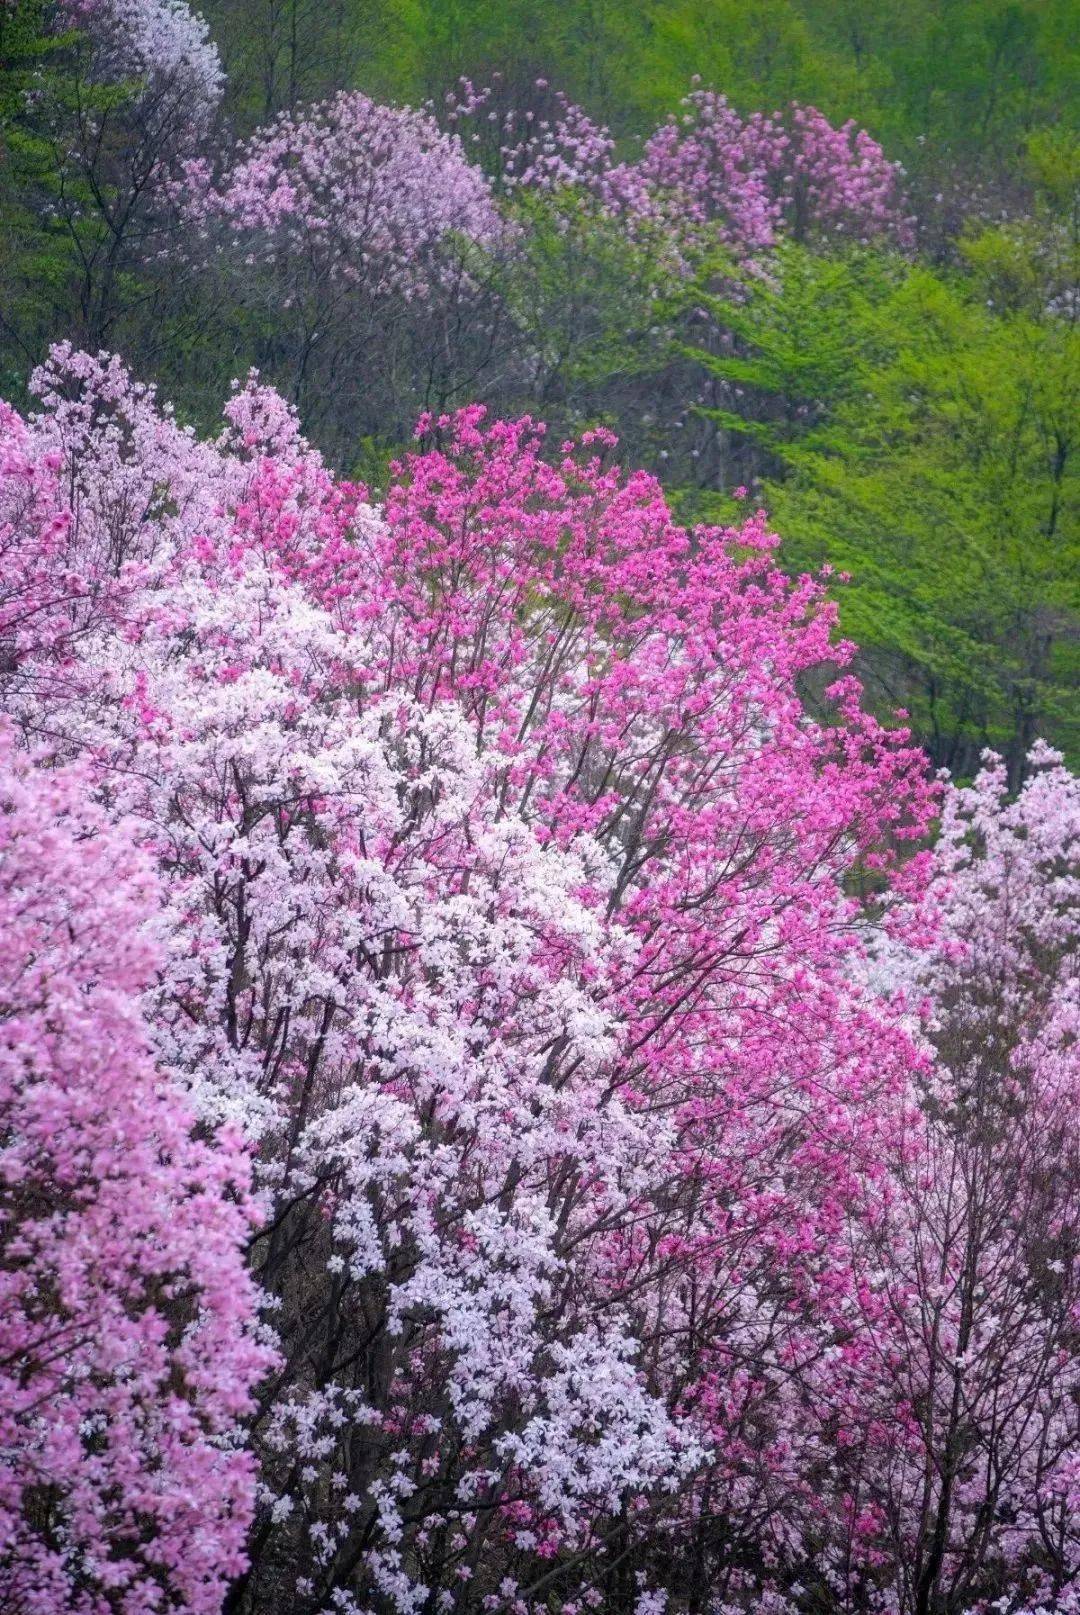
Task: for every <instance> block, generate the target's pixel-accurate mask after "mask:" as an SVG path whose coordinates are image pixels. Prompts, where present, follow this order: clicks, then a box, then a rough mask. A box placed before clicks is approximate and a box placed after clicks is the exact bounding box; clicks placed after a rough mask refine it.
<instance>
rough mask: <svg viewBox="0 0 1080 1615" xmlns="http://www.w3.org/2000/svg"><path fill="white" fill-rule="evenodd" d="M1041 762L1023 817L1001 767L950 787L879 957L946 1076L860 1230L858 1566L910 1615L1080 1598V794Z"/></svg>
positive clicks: (888, 1603) (929, 1083) (936, 1069)
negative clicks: (901, 934) (870, 1371)
mask: <svg viewBox="0 0 1080 1615" xmlns="http://www.w3.org/2000/svg"><path fill="white" fill-rule="evenodd" d="M1030 764H1031V768H1032V773H1031V775H1030V777H1029V779H1028V781H1027V783H1026V784H1025V786H1024V787H1023V789H1022V790H1021V792H1020V794H1019V796H1018V797H1017V798H1016V800H1015V801H1010V800H1009V796H1008V794H1007V782H1006V771H1005V767H1004V764H1003V763H1002V762H1001V761H1000V759H998V758H996V757H994V756H992V755H989V754H988V755H987V758H986V761H985V766H984V768H983V771H982V772H981V773H980V775H979V776H978V778H977V779H976V780H975V782H974V784H973V785H972V786H970V787H965V788H959V787H950V788H949V789H948V791H947V793H946V797H945V802H944V812H943V818H942V826H941V833H940V837H939V840H938V843H937V847H936V849H935V853H934V868H933V876H932V879H931V881H930V882H929V885H928V887H927V890H926V894H925V896H924V898H923V901H922V904H921V905H920V907H919V909H917V910H916V911H915V914H914V916H911V915H909V916H908V917H907V920H906V922H905V925H907V926H909V925H910V923H911V920H912V918H914V922H915V925H916V928H917V932H918V933H919V934H916V935H914V936H913V935H912V934H911V933H910V931H908V933H907V938H906V941H905V942H904V943H903V944H902V945H900V946H899V947H898V948H897V949H895V950H887V952H886V954H885V956H884V959H883V961H882V965H883V967H884V974H885V978H886V979H887V980H891V981H892V982H894V983H898V984H900V985H901V986H902V987H903V989H904V991H905V992H906V994H907V996H908V1001H909V1004H910V1007H911V1009H912V1011H913V1013H914V1012H917V1013H918V1015H919V1016H920V1018H921V1020H922V1024H923V1026H924V1027H925V1034H926V1036H927V1039H928V1043H929V1046H930V1048H931V1050H932V1051H933V1063H932V1065H930V1066H929V1067H928V1068H927V1070H926V1072H925V1074H924V1076H923V1078H922V1081H921V1083H920V1089H921V1093H920V1099H921V1105H920V1122H919V1125H918V1126H917V1127H913V1128H910V1129H908V1130H907V1132H906V1136H905V1138H904V1145H903V1148H902V1149H899V1150H897V1151H896V1152H895V1153H894V1155H893V1158H892V1161H891V1164H890V1172H889V1187H888V1194H887V1196H885V1197H884V1198H883V1201H882V1207H881V1214H880V1216H879V1217H878V1219H877V1220H876V1221H875V1222H873V1223H868V1224H867V1225H866V1226H865V1227H864V1229H863V1230H862V1244H863V1248H864V1250H865V1254H866V1266H865V1268H864V1278H863V1282H862V1283H861V1285H860V1287H859V1294H860V1296H861V1297H862V1298H863V1300H864V1303H865V1308H866V1319H867V1322H868V1323H869V1324H870V1325H871V1326H872V1328H873V1331H874V1333H875V1335H876V1337H877V1339H878V1340H879V1341H880V1342H882V1343H883V1350H882V1352H881V1355H880V1357H879V1359H878V1362H877V1374H878V1376H879V1379H878V1384H877V1386H876V1387H871V1390H872V1392H873V1394H874V1397H875V1399H876V1401H877V1404H878V1407H879V1408H880V1409H881V1410H882V1416H884V1415H885V1410H886V1408H888V1409H890V1410H891V1419H892V1423H891V1426H890V1429H891V1434H890V1438H889V1440H888V1442H887V1444H885V1445H883V1446H879V1447H878V1449H877V1450H876V1451H871V1450H869V1449H867V1448H865V1447H863V1446H862V1445H861V1444H859V1443H857V1442H856V1443H853V1445H852V1449H851V1458H852V1463H851V1480H850V1487H851V1492H852V1495H853V1496H854V1497H856V1498H857V1499H858V1509H857V1513H859V1514H860V1515H861V1518H862V1519H863V1521H864V1526H863V1529H862V1533H861V1541H858V1543H857V1545H858V1548H859V1552H858V1553H855V1554H853V1555H852V1556H851V1563H852V1565H853V1567H855V1566H857V1567H858V1570H859V1573H861V1574H862V1575H863V1576H865V1577H868V1579H869V1582H870V1585H871V1586H872V1587H876V1589H877V1595H876V1596H877V1598H878V1599H879V1600H880V1601H881V1602H882V1603H883V1604H884V1606H885V1607H888V1608H897V1609H900V1610H902V1611H905V1612H906V1611H911V1612H918V1615H929V1612H932V1611H950V1612H951V1611H961V1610H968V1609H973V1608H980V1607H984V1605H985V1602H986V1601H987V1600H990V1599H998V1598H1000V1599H1002V1600H1003V1601H1004V1607H1008V1608H1013V1609H1018V1610H1019V1609H1024V1610H1039V1609H1048V1610H1049V1609H1060V1610H1069V1609H1073V1608H1075V1607H1076V1602H1077V1598H1078V1589H1077V1574H1078V1571H1080V1537H1078V1527H1077V1517H1076V1501H1077V1491H1076V1471H1075V1463H1074V1459H1073V1454H1074V1453H1075V1451H1076V1443H1077V1439H1078V1436H1080V1429H1078V1424H1077V1393H1078V1378H1077V1350H1076V1343H1077V1322H1078V1319H1080V1202H1078V1199H1077V1192H1076V1184H1077V1180H1078V1174H1080V1155H1078V1151H1077V1144H1076V1129H1075V1124H1074V1118H1075V1113H1076V1105H1077V1100H1078V1093H1080V1044H1078V1042H1077V1029H1078V1024H1080V1021H1078V1015H1080V976H1078V970H1077V961H1078V958H1080V950H1078V942H1080V929H1078V928H1080V904H1078V898H1080V782H1078V781H1077V779H1076V777H1075V776H1074V775H1072V774H1070V773H1069V772H1068V771H1067V770H1066V769H1065V768H1064V767H1063V766H1062V763H1061V759H1060V757H1059V756H1058V755H1057V754H1056V753H1054V752H1052V751H1051V750H1050V749H1049V748H1048V747H1045V746H1038V747H1036V749H1035V750H1034V751H1033V752H1032V754H1031V758H1030ZM851 1586H852V1584H851V1583H850V1582H849V1592H850V1590H851Z"/></svg>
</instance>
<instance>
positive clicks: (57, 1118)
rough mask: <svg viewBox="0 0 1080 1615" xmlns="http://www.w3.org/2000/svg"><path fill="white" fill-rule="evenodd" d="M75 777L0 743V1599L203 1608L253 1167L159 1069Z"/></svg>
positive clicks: (247, 1309) (143, 923)
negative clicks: (195, 1122)
mask: <svg viewBox="0 0 1080 1615" xmlns="http://www.w3.org/2000/svg"><path fill="white" fill-rule="evenodd" d="M86 786H87V779H86V775H85V773H83V772H79V773H75V772H71V771H69V770H58V769H52V768H47V767H45V766H44V765H35V764H34V763H33V762H32V761H30V760H29V759H27V758H26V757H25V756H24V755H22V754H20V753H19V752H17V751H16V749H15V747H14V744H13V741H12V737H11V734H10V732H9V731H8V730H6V729H5V730H3V731H2V732H0V935H2V945H0V1602H2V1603H3V1604H4V1606H5V1607H8V1608H12V1609H17V1610H19V1611H23V1612H25V1615H55V1612H56V1611H57V1610H61V1609H64V1610H73V1611H80V1612H81V1611H86V1612H91V1611H93V1612H97V1611H104V1610H113V1609H115V1610H121V1609H122V1610H124V1611H125V1612H130V1615H143V1612H146V1615H149V1612H150V1611H152V1610H153V1611H158V1610H163V1609H183V1610H185V1611H191V1612H192V1615H210V1612H212V1611H215V1610H218V1609H219V1608H220V1606H221V1599H222V1595H223V1592H224V1589H225V1585H226V1582H227V1580H228V1579H229V1578H230V1577H232V1576H234V1575H236V1574H237V1572H238V1571H239V1570H240V1569H242V1567H243V1565H244V1562H245V1561H244V1542H245V1537H246V1532H247V1528H248V1526H249V1524H250V1521H251V1516H252V1508H253V1504H254V1464H253V1461H252V1455H251V1453H250V1452H248V1451H244V1450H242V1449H241V1447H240V1445H239V1443H238V1433H239V1428H240V1425H241V1423H242V1421H243V1419H244V1418H245V1417H246V1416H247V1415H248V1414H249V1413H250V1412H251V1411H252V1408H253V1389H254V1386H255V1383H256V1382H257V1381H258V1380H259V1379H260V1378H261V1377H262V1375H263V1373H264V1371H265V1370H266V1368H267V1366H268V1364H269V1360H270V1359H269V1354H268V1353H267V1351H266V1350H265V1348H264V1347H262V1346H261V1345H259V1344H258V1343H257V1340H256V1338H255V1336H254V1335H253V1332H252V1331H253V1324H254V1313H255V1289H254V1285H253V1283H252V1281H251V1279H250V1277H249V1276H248V1275H247V1273H246V1271H245V1267H244V1259H243V1245H244V1241H245V1239H246V1236H247V1235H248V1233H249V1232H250V1225H251V1218H252V1209H251V1203H250V1200H249V1198H248V1190H247V1174H248V1163H247V1160H246V1158H245V1156H244V1154H243V1153H242V1152H241V1150H240V1149H239V1147H238V1142H237V1140H236V1139H235V1138H233V1137H232V1136H231V1135H230V1134H228V1133H227V1132H222V1133H220V1134H219V1135H218V1136H217V1137H216V1139H215V1141H214V1143H213V1144H212V1145H211V1144H208V1143H199V1142H196V1141H195V1140H194V1139H193V1137H192V1134H191V1126H192V1118H191V1116H190V1113H189V1111H188V1108H187V1106H186V1104H185V1103H184V1102H183V1101H182V1099H181V1097H180V1096H179V1094H178V1093H177V1092H176V1091H175V1090H174V1089H173V1088H172V1087H171V1086H170V1085H169V1084H167V1083H165V1082H163V1081H162V1078H161V1075H160V1073H159V1072H158V1070H156V1069H155V1065H154V1062H153V1059H152V1056H151V1052H150V1047H149V1037H148V1029H147V1025H146V1022H145V1020H144V1018H143V1015H142V1012H141V1008H140V1002H139V1000H140V994H141V993H142V992H143V990H144V989H145V988H146V987H147V985H148V984H149V982H150V981H151V979H152V976H153V969H154V963H155V954H154V949H153V948H152V947H151V945H150V943H149V941H148V939H147V937H148V927H149V925H150V923H151V922H152V919H153V916H154V910H155V908H156V900H157V893H156V887H155V884H154V882H153V881H152V880H151V879H150V877H149V874H148V872H147V870H146V868H145V866H144V863H143V860H141V859H138V858H135V857H134V856H133V853H132V849H131V838H130V836H129V835H128V834H125V833H124V832H123V830H122V829H121V828H115V827H113V825H112V824H110V823H109V822H108V820H107V818H106V816H105V815H104V814H103V813H102V812H101V810H100V809H98V808H96V807H94V806H92V805H91V804H90V802H89V800H88V796H87V792H86Z"/></svg>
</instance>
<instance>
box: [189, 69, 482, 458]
mask: <svg viewBox="0 0 1080 1615" xmlns="http://www.w3.org/2000/svg"><path fill="white" fill-rule="evenodd" d="M177 196H178V201H179V205H180V207H181V209H182V211H183V214H184V217H185V219H186V221H187V225H188V229H189V231H190V232H192V233H191V235H190V236H189V240H188V243H187V245H188V250H189V254H190V255H191V256H193V257H194V258H195V259H196V260H198V261H199V262H201V263H202V265H203V267H204V273H209V274H210V275H211V277H212V276H213V275H214V274H215V273H216V274H217V275H219V276H222V277H224V279H223V285H224V288H225V289H226V290H230V289H231V290H232V292H233V294H234V295H235V290H236V287H237V286H244V287H245V288H246V290H247V295H248V296H249V297H250V298H252V299H253V300H255V301H256V302H261V301H265V304H266V308H267V310H268V313H269V314H270V320H269V321H268V322H267V323H268V324H269V325H270V326H271V327H272V333H273V334H272V335H271V337H270V338H269V339H268V342H267V347H266V351H265V352H262V351H260V352H259V353H258V354H257V355H256V358H257V363H258V364H259V366H260V367H261V368H269V369H270V370H271V371H272V373H273V374H274V375H275V376H276V377H277V378H279V379H280V381H281V384H282V385H283V387H284V388H285V389H286V391H287V392H288V394H289V396H290V397H291V398H292V399H293V400H294V401H295V402H296V403H297V404H298V405H300V406H301V407H302V409H303V412H304V416H305V421H306V422H307V423H308V424H309V425H316V426H318V425H321V426H323V427H324V436H330V435H331V433H332V429H330V430H329V431H328V430H326V428H327V423H328V420H330V419H333V420H335V421H339V422H343V426H344V430H345V431H347V432H349V433H352V434H354V435H355V434H356V432H357V430H358V419H357V417H358V416H359V422H360V428H359V429H360V430H361V431H364V430H367V431H370V429H371V425H372V424H373V423H374V422H375V421H376V420H381V421H382V422H383V423H384V424H385V422H386V418H387V415H388V414H389V413H391V412H396V415H400V408H401V406H400V403H399V402H398V401H397V398H396V392H397V391H400V389H401V371H402V369H404V370H405V372H406V374H407V375H408V378H409V380H408V383H407V385H406V391H407V393H408V396H409V397H410V399H416V398H419V399H420V400H423V399H424V398H425V397H426V398H427V400H428V401H429V402H430V400H431V397H432V395H434V396H436V397H439V396H442V389H441V388H440V384H439V381H438V374H439V371H440V367H442V366H443V365H445V363H446V361H447V358H448V357H449V360H450V363H451V365H452V367H453V368H454V369H455V371H458V370H468V369H469V368H470V359H469V353H470V352H471V349H472V345H473V338H475V343H476V344H477V345H478V346H479V347H480V348H481V349H483V348H484V346H485V345H486V344H490V341H491V334H490V331H489V326H490V324H491V320H492V317H493V310H492V306H491V300H490V298H487V299H486V298H485V297H484V295H483V288H484V287H485V286H486V285H487V284H488V283H489V282H490V279H491V275H492V262H491V255H492V253H493V252H494V253H496V254H497V253H498V252H499V251H500V250H501V246H502V244H503V243H504V237H505V229H504V225H503V223H502V220H501V218H500V215H499V212H498V210H497V208H496V206H495V202H494V199H493V196H492V194H491V188H490V185H489V182H488V180H487V178H486V177H485V176H484V175H483V174H482V173H481V171H480V170H479V168H477V167H476V166H474V165H473V164H471V163H470V162H469V161H468V160H467V158H466V155H465V152H464V150H463V149H462V146H461V143H460V141H459V140H458V139H457V137H456V136H455V135H453V134H448V133H445V132H444V131H443V130H441V129H440V128H439V126H438V125H437V123H436V122H435V120H434V119H433V118H432V117H430V116H429V114H428V113H426V112H423V111H414V110H412V109H411V108H408V107H404V108H398V107H392V106H384V105H380V104H379V103H377V102H375V101H372V100H370V99H369V98H368V97H367V96H366V95H363V94H361V93H360V92H359V91H342V92H340V93H339V94H337V95H335V96H332V97H331V98H330V99H329V100H326V101H323V102H320V103H318V104H316V105H315V106H312V107H305V108H298V109H296V110H295V111H291V112H284V113H281V114H280V115H279V116H278V117H277V118H276V119H274V120H273V121H272V122H271V123H269V124H267V125H266V126H265V127H264V128H261V129H258V130H256V132H255V133H254V134H253V135H252V136H251V137H250V138H249V139H248V140H247V141H245V142H243V143H242V144H241V145H240V146H239V147H238V148H237V150H236V151H235V152H234V153H232V154H231V155H230V157H229V159H228V160H227V162H226V164H225V166H224V172H223V173H222V174H221V175H220V176H219V177H216V178H215V176H214V174H213V171H212V165H211V163H210V162H209V161H208V159H206V158H199V159H196V160H193V161H192V162H191V163H189V164H188V165H187V167H186V169H185V172H184V175H183V179H182V182H181V184H180V185H179V187H178V191H177ZM208 283H212V279H211V281H210V282H208ZM474 327H478V328H477V329H475V330H474ZM330 377H332V378H333V381H332V383H331V382H329V380H328V378H330ZM384 377H385V378H393V386H389V385H388V382H387V381H384V379H383V378H384ZM418 378H426V385H425V382H424V381H423V380H421V384H420V390H419V393H417V392H416V391H415V390H414V389H415V388H416V383H417V379H418ZM369 395H370V400H369ZM410 407H411V408H412V411H413V415H412V417H411V418H410V419H409V421H408V422H405V421H400V422H399V424H398V428H397V429H398V433H399V436H405V435H407V432H408V430H409V427H410V426H411V424H412V419H413V418H415V413H416V411H417V410H418V409H419V408H420V407H421V403H420V402H412V403H411V404H410ZM343 417H344V420H343ZM334 446H335V447H336V444H335V445H334Z"/></svg>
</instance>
